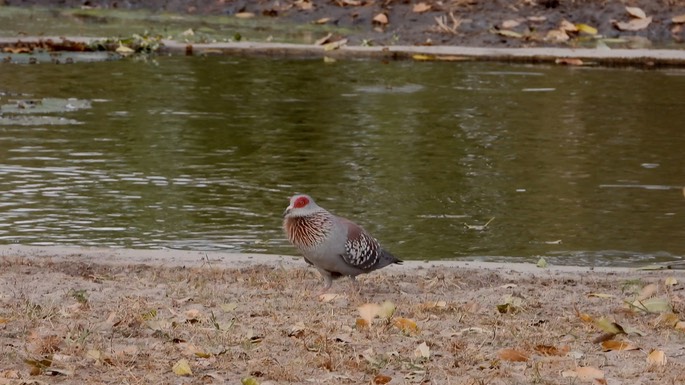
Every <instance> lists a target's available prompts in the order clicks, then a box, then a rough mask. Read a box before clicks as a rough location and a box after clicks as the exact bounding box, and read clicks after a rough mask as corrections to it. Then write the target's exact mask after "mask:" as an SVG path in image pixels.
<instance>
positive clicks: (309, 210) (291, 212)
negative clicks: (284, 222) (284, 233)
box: [283, 195, 322, 218]
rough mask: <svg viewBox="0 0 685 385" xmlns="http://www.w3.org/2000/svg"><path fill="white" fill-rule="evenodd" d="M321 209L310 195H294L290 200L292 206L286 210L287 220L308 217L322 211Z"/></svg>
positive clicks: (284, 214)
mask: <svg viewBox="0 0 685 385" xmlns="http://www.w3.org/2000/svg"><path fill="white" fill-rule="evenodd" d="M321 210H322V209H321V207H319V205H317V204H316V202H314V199H312V197H310V196H309V195H294V196H293V197H292V198H290V205H289V206H288V207H287V208H286V209H285V212H284V213H283V216H284V217H286V218H295V217H306V216H307V215H311V214H314V213H316V212H318V211H321Z"/></svg>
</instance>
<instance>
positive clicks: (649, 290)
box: [637, 283, 658, 301]
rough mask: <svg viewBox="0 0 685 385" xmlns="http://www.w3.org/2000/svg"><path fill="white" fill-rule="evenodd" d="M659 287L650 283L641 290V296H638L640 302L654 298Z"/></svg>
mask: <svg viewBox="0 0 685 385" xmlns="http://www.w3.org/2000/svg"><path fill="white" fill-rule="evenodd" d="M657 290H658V287H657V286H656V284H654V283H650V284H649V285H646V286H645V287H643V288H642V290H640V294H638V296H637V300H638V301H643V300H645V299H647V298H650V297H653V296H654V294H656V292H657Z"/></svg>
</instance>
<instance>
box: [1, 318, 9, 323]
mask: <svg viewBox="0 0 685 385" xmlns="http://www.w3.org/2000/svg"><path fill="white" fill-rule="evenodd" d="M8 322H10V320H8V319H7V318H3V317H0V324H6V323H8Z"/></svg>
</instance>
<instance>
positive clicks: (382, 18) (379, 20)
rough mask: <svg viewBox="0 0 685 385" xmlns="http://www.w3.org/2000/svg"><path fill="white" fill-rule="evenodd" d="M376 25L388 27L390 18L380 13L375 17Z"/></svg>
mask: <svg viewBox="0 0 685 385" xmlns="http://www.w3.org/2000/svg"><path fill="white" fill-rule="evenodd" d="M373 22H374V24H380V25H386V24H388V16H387V15H386V14H385V13H379V14H378V15H376V16H374V17H373Z"/></svg>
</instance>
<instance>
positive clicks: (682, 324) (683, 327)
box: [674, 321, 685, 332]
mask: <svg viewBox="0 0 685 385" xmlns="http://www.w3.org/2000/svg"><path fill="white" fill-rule="evenodd" d="M674 328H675V330H680V331H683V332H685V322H684V321H678V322H676V324H675V326H674Z"/></svg>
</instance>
